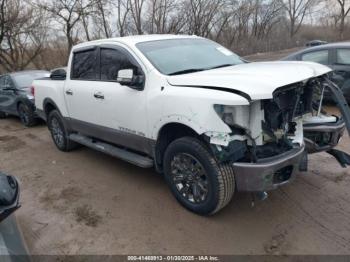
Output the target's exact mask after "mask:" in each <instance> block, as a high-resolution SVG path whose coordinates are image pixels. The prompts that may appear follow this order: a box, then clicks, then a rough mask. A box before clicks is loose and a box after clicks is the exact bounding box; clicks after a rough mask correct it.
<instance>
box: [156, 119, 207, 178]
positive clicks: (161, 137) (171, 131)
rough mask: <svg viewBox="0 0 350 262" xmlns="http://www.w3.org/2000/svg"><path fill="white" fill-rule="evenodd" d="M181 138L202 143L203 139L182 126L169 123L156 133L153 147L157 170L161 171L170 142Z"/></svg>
mask: <svg viewBox="0 0 350 262" xmlns="http://www.w3.org/2000/svg"><path fill="white" fill-rule="evenodd" d="M181 137H195V138H197V139H199V140H201V141H204V139H203V137H202V136H200V135H199V134H198V133H197V132H196V131H195V130H193V129H192V128H190V127H188V126H186V125H184V124H180V123H169V124H166V125H164V126H163V127H162V128H161V129H160V131H159V133H158V138H157V143H156V146H155V163H156V165H157V169H158V170H160V171H162V165H163V158H164V153H165V150H166V149H167V147H168V146H169V145H170V143H171V142H173V141H174V140H176V139H179V138H181Z"/></svg>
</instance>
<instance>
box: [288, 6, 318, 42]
mask: <svg viewBox="0 0 350 262" xmlns="http://www.w3.org/2000/svg"><path fill="white" fill-rule="evenodd" d="M282 1H283V2H282V3H283V6H284V8H285V10H286V12H287V16H288V19H289V34H290V37H291V38H293V37H294V36H295V34H296V33H297V32H298V31H299V29H300V27H301V25H302V24H303V22H304V19H305V16H306V14H307V12H308V11H310V9H311V8H312V7H313V5H314V4H315V0H282Z"/></svg>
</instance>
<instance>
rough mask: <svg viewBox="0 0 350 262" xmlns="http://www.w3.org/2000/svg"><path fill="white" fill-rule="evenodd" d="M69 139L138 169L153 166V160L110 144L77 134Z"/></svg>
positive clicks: (71, 135)
mask: <svg viewBox="0 0 350 262" xmlns="http://www.w3.org/2000/svg"><path fill="white" fill-rule="evenodd" d="M69 139H70V140H72V141H74V142H77V143H79V144H82V145H84V146H87V147H90V148H92V149H95V150H97V151H100V152H102V153H105V154H108V155H111V156H114V157H117V158H120V159H122V160H124V161H127V162H129V163H131V164H134V165H136V166H139V167H143V168H150V167H152V166H153V160H152V159H151V158H148V157H145V156H142V155H139V154H137V153H133V152H130V151H127V150H125V149H122V148H119V147H116V146H113V145H111V144H107V143H104V142H100V141H96V140H95V139H92V138H89V137H86V136H83V135H79V134H70V135H69Z"/></svg>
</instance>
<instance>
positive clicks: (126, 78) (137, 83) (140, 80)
mask: <svg viewBox="0 0 350 262" xmlns="http://www.w3.org/2000/svg"><path fill="white" fill-rule="evenodd" d="M117 81H118V83H120V84H121V85H126V86H128V87H130V88H132V89H136V90H143V87H144V81H145V77H144V76H143V75H134V70H132V69H122V70H119V71H118V76H117Z"/></svg>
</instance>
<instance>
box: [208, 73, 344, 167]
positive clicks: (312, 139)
mask: <svg viewBox="0 0 350 262" xmlns="http://www.w3.org/2000/svg"><path fill="white" fill-rule="evenodd" d="M324 88H325V84H324V82H323V79H322V78H315V79H311V80H309V81H306V82H299V83H295V84H292V85H288V86H284V87H281V88H279V89H277V90H276V91H275V92H274V93H273V98H272V99H267V100H260V101H254V102H252V103H251V104H250V106H219V105H215V107H214V108H215V110H216V112H217V113H218V115H219V116H220V117H221V118H222V119H223V121H224V122H225V123H226V124H227V125H229V126H230V128H231V130H232V134H231V135H230V141H229V144H228V146H226V147H225V146H220V145H219V146H218V145H212V149H213V151H214V152H215V155H216V156H217V158H218V159H219V160H220V161H230V162H252V163H259V162H260V161H263V160H264V159H267V158H273V157H275V156H278V155H281V154H284V153H285V152H288V151H290V150H292V149H293V148H294V147H296V146H301V145H302V144H304V143H305V144H306V151H307V153H316V152H321V151H328V150H330V149H332V148H333V147H335V146H336V145H337V144H338V142H339V139H340V138H341V136H342V135H343V132H344V130H345V123H344V120H343V119H342V118H339V117H336V116H329V115H327V114H326V112H325V111H324V110H323V109H322V106H323V105H322V102H323V101H322V100H323V92H324ZM304 139H305V140H304Z"/></svg>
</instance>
